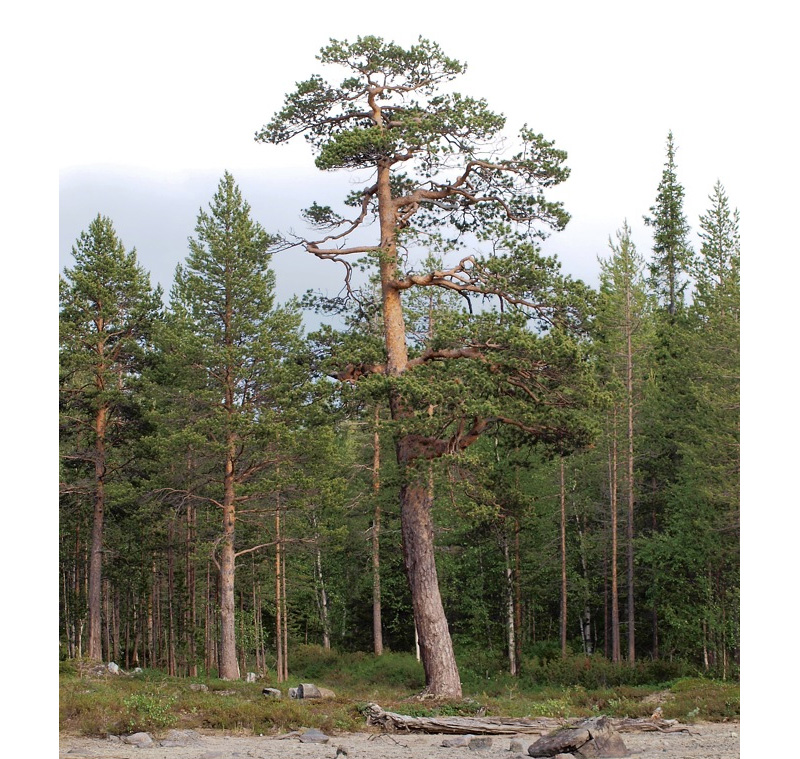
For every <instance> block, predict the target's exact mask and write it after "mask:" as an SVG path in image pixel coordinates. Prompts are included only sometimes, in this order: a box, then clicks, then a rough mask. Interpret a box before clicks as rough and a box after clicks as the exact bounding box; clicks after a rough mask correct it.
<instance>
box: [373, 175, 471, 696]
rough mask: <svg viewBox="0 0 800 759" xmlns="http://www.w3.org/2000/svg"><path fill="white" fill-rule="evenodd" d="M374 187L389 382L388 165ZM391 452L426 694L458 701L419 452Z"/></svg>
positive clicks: (393, 303) (393, 329) (403, 439)
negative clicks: (397, 471)
mask: <svg viewBox="0 0 800 759" xmlns="http://www.w3.org/2000/svg"><path fill="white" fill-rule="evenodd" d="M376 184H377V192H376V195H377V199H378V218H379V221H380V231H381V249H382V252H381V257H380V277H381V301H382V305H383V326H384V340H385V346H386V356H387V372H388V375H389V376H390V377H397V376H399V375H401V374H403V372H405V370H406V369H407V367H408V347H407V345H406V327H405V320H404V317H403V307H402V303H401V299H400V291H399V290H398V289H397V287H396V286H395V281H396V279H397V273H398V263H397V242H396V235H397V227H396V223H397V217H396V209H395V207H394V204H393V198H392V189H391V176H390V167H389V165H388V164H384V163H379V164H378V176H377V183H376ZM390 409H391V414H392V419H393V420H394V421H401V420H402V419H404V418H406V417H407V416H409V414H410V412H409V411H408V410H407V409H406V407H405V404H404V403H403V399H402V398H401V397H400V395H399V394H398V393H396V392H392V394H391V396H390ZM396 453H397V461H398V464H399V465H400V468H401V471H403V473H404V475H403V476H404V478H406V482H404V484H403V485H402V486H401V491H400V520H401V531H402V534H403V555H404V557H405V563H406V573H407V576H408V582H409V587H410V589H411V600H412V605H413V608H414V618H415V620H416V624H417V629H418V632H419V642H420V653H421V657H422V663H423V667H424V669H425V682H426V687H425V690H426V692H427V693H429V694H431V695H433V696H435V697H441V698H461V681H460V678H459V676H458V667H457V665H456V660H455V655H454V653H453V643H452V640H451V639H450V631H449V629H448V626H447V619H446V618H445V614H444V607H443V606H442V600H441V595H440V594H439V585H438V580H437V574H436V561H435V557H434V552H433V524H432V521H431V513H430V511H431V506H432V502H431V499H430V497H429V495H428V493H427V491H426V489H425V487H424V486H423V485H422V484H421V479H419V480H418V478H421V476H422V475H421V474H419V473H415V472H413V471H412V469H413V463H414V461H416V460H418V459H419V452H418V451H416V450H415V446H414V443H413V441H412V440H411V439H410V438H409V437H407V436H403V435H401V436H399V437H398V439H397V441H396ZM407 478H410V480H409V479H407Z"/></svg>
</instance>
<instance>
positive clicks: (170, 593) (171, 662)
mask: <svg viewBox="0 0 800 759" xmlns="http://www.w3.org/2000/svg"><path fill="white" fill-rule="evenodd" d="M174 539H175V524H174V522H173V521H170V523H169V527H168V545H167V625H168V628H167V671H168V673H169V675H170V677H176V676H177V674H178V664H177V661H176V659H177V656H176V651H175V648H176V646H175V548H174Z"/></svg>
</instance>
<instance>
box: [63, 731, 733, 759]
mask: <svg viewBox="0 0 800 759" xmlns="http://www.w3.org/2000/svg"><path fill="white" fill-rule="evenodd" d="M689 730H690V732H689V733H657V732H654V733H644V732H636V733H622V739H623V741H624V742H625V745H626V746H627V747H628V751H629V755H630V756H631V757H634V759H656V757H658V759H738V757H739V724H738V723H724V724H719V723H702V724H695V725H692V726H691V727H690V728H689ZM445 737H446V736H442V735H424V734H396V735H389V734H385V733H384V734H378V733H373V734H370V733H346V734H342V735H336V736H333V737H332V738H331V739H330V742H329V743H327V744H310V743H300V741H299V740H297V739H296V738H288V739H278V738H274V737H259V736H229V735H220V734H219V733H214V734H200V733H198V734H195V740H194V741H193V742H192V743H190V744H189V745H185V746H168V747H161V746H158V745H157V744H155V745H154V746H152V747H148V748H138V747H136V746H130V745H127V744H124V743H121V742H119V740H118V739H117V740H114V739H99V738H77V737H70V736H65V735H61V736H60V737H59V756H60V757H69V759H84V758H85V759H90V758H91V759H230V758H233V757H245V758H246V757H253V758H254V759H295V758H296V759H335V757H336V755H337V749H338V748H339V747H342V748H343V749H344V750H345V751H346V752H347V756H346V757H341V755H340V757H341V759H517V757H519V759H522V757H526V756H527V753H525V754H517V753H511V752H510V751H509V746H510V744H511V741H512V740H521V741H522V744H523V746H524V747H525V749H526V751H527V747H528V746H529V745H530V744H531V743H533V742H534V741H535V740H536V736H531V735H522V736H502V737H499V736H494V737H493V738H492V745H491V747H490V748H488V749H484V750H479V751H475V750H471V749H468V748H444V747H443V746H442V745H441V744H442V740H443V738H445ZM450 737H452V736H450Z"/></svg>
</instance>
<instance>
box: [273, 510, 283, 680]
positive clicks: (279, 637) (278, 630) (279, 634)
mask: <svg viewBox="0 0 800 759" xmlns="http://www.w3.org/2000/svg"><path fill="white" fill-rule="evenodd" d="M279 497H280V496H279ZM282 606H283V604H282V601H281V510H280V502H278V505H277V506H276V508H275V668H276V670H277V672H276V676H277V680H278V682H279V683H282V682H283V680H284V678H283V617H282Z"/></svg>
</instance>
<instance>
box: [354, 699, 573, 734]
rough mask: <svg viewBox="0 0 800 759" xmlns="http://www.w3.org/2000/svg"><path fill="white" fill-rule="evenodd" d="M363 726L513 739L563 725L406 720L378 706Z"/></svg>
mask: <svg viewBox="0 0 800 759" xmlns="http://www.w3.org/2000/svg"><path fill="white" fill-rule="evenodd" d="M365 711H366V715H367V724H369V725H375V726H377V727H381V728H383V729H384V730H386V731H387V732H422V733H447V734H450V735H467V734H469V733H472V734H473V735H478V734H480V735H514V734H516V733H526V734H527V733H529V734H536V735H541V734H542V733H546V732H549V731H550V730H555V729H556V728H558V727H562V726H563V725H565V724H566V721H565V720H559V719H553V718H550V717H542V718H540V719H523V718H515V717H409V716H407V715H405V714H397V713H395V712H386V711H384V710H383V709H381V707H380V706H378V704H369V705H368V706H367V708H366V710H365Z"/></svg>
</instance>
